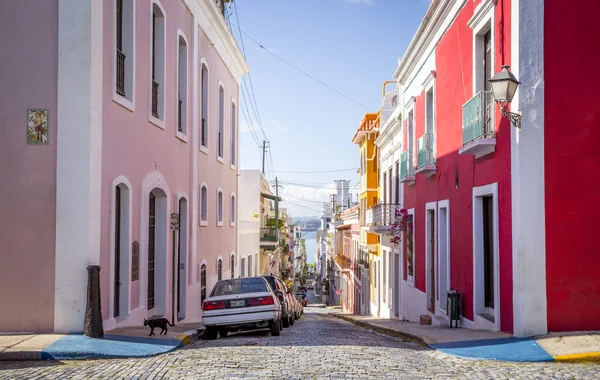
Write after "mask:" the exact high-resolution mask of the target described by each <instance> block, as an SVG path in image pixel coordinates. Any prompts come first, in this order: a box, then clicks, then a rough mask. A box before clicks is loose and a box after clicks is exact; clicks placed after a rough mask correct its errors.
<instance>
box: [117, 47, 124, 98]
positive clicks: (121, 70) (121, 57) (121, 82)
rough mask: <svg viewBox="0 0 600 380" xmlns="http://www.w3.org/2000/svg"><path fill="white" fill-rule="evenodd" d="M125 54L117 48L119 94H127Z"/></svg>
mask: <svg viewBox="0 0 600 380" xmlns="http://www.w3.org/2000/svg"><path fill="white" fill-rule="evenodd" d="M125 58H126V56H125V54H124V53H123V52H122V51H121V50H119V49H117V94H119V95H121V96H125Z"/></svg>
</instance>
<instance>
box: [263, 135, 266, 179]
mask: <svg viewBox="0 0 600 380" xmlns="http://www.w3.org/2000/svg"><path fill="white" fill-rule="evenodd" d="M262 149H263V159H262V174H263V175H265V152H266V151H267V142H266V141H265V140H263V147H262Z"/></svg>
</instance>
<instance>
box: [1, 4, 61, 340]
mask: <svg viewBox="0 0 600 380" xmlns="http://www.w3.org/2000/svg"><path fill="white" fill-rule="evenodd" d="M0 24H1V25H2V27H3V30H5V31H10V33H2V34H1V35H0V48H1V49H2V51H3V52H4V53H3V57H2V70H1V71H0V83H2V93H3V95H4V96H3V97H2V102H0V137H1V138H0V177H2V178H3V184H4V186H3V187H2V190H1V191H0V194H1V195H2V196H1V197H0V210H2V214H3V220H4V222H3V225H2V227H0V241H1V242H2V248H1V249H0V305H2V310H3V312H2V313H0V331H52V329H53V328H54V259H55V254H54V252H55V231H56V230H55V222H56V131H57V123H56V115H57V98H56V94H57V75H58V53H57V52H58V39H57V35H58V1H56V0H48V1H43V2H39V1H32V0H27V1H12V2H10V4H8V3H7V4H4V6H3V7H2V12H0ZM27 108H48V109H49V110H50V116H49V123H50V126H49V132H50V143H49V145H41V146H34V145H27V144H26V140H25V136H26V127H27V120H26V115H27V114H26V109H27ZM16 289H18V291H15V290H16Z"/></svg>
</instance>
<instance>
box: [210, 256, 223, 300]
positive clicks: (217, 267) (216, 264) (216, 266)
mask: <svg viewBox="0 0 600 380" xmlns="http://www.w3.org/2000/svg"><path fill="white" fill-rule="evenodd" d="M219 260H220V261H221V279H219ZM206 269H207V276H206V277H207V278H208V266H206ZM215 278H216V279H217V282H218V281H220V280H223V279H224V278H223V256H221V255H219V256H217V259H216V260H215ZM213 286H214V285H213ZM206 295H207V296H208V292H206ZM207 298H208V297H207Z"/></svg>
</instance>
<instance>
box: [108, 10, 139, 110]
mask: <svg viewBox="0 0 600 380" xmlns="http://www.w3.org/2000/svg"><path fill="white" fill-rule="evenodd" d="M129 1H131V9H132V12H131V13H132V20H131V24H132V25H131V27H132V34H131V38H132V42H131V43H132V50H131V51H132V55H133V56H132V57H131V58H132V59H131V60H132V61H133V62H132V64H131V68H132V69H131V70H130V72H128V71H127V67H128V65H127V58H128V57H126V58H125V59H126V61H125V62H126V63H125V75H127V74H129V75H131V100H129V99H128V98H127V92H128V91H126V92H125V96H121V95H119V94H117V55H116V52H117V1H116V0H112V1H111V4H112V12H111V40H112V41H111V46H112V50H111V60H112V76H111V81H112V100H113V102H115V103H117V104H118V105H120V106H121V107H123V108H125V109H126V110H128V111H131V112H135V90H136V87H135V77H136V72H135V68H136V62H135V61H136V59H135V58H136V33H135V32H136V18H137V17H136V4H135V1H136V0H129ZM125 4H126V1H123V8H125ZM125 86H126V90H127V80H125Z"/></svg>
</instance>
